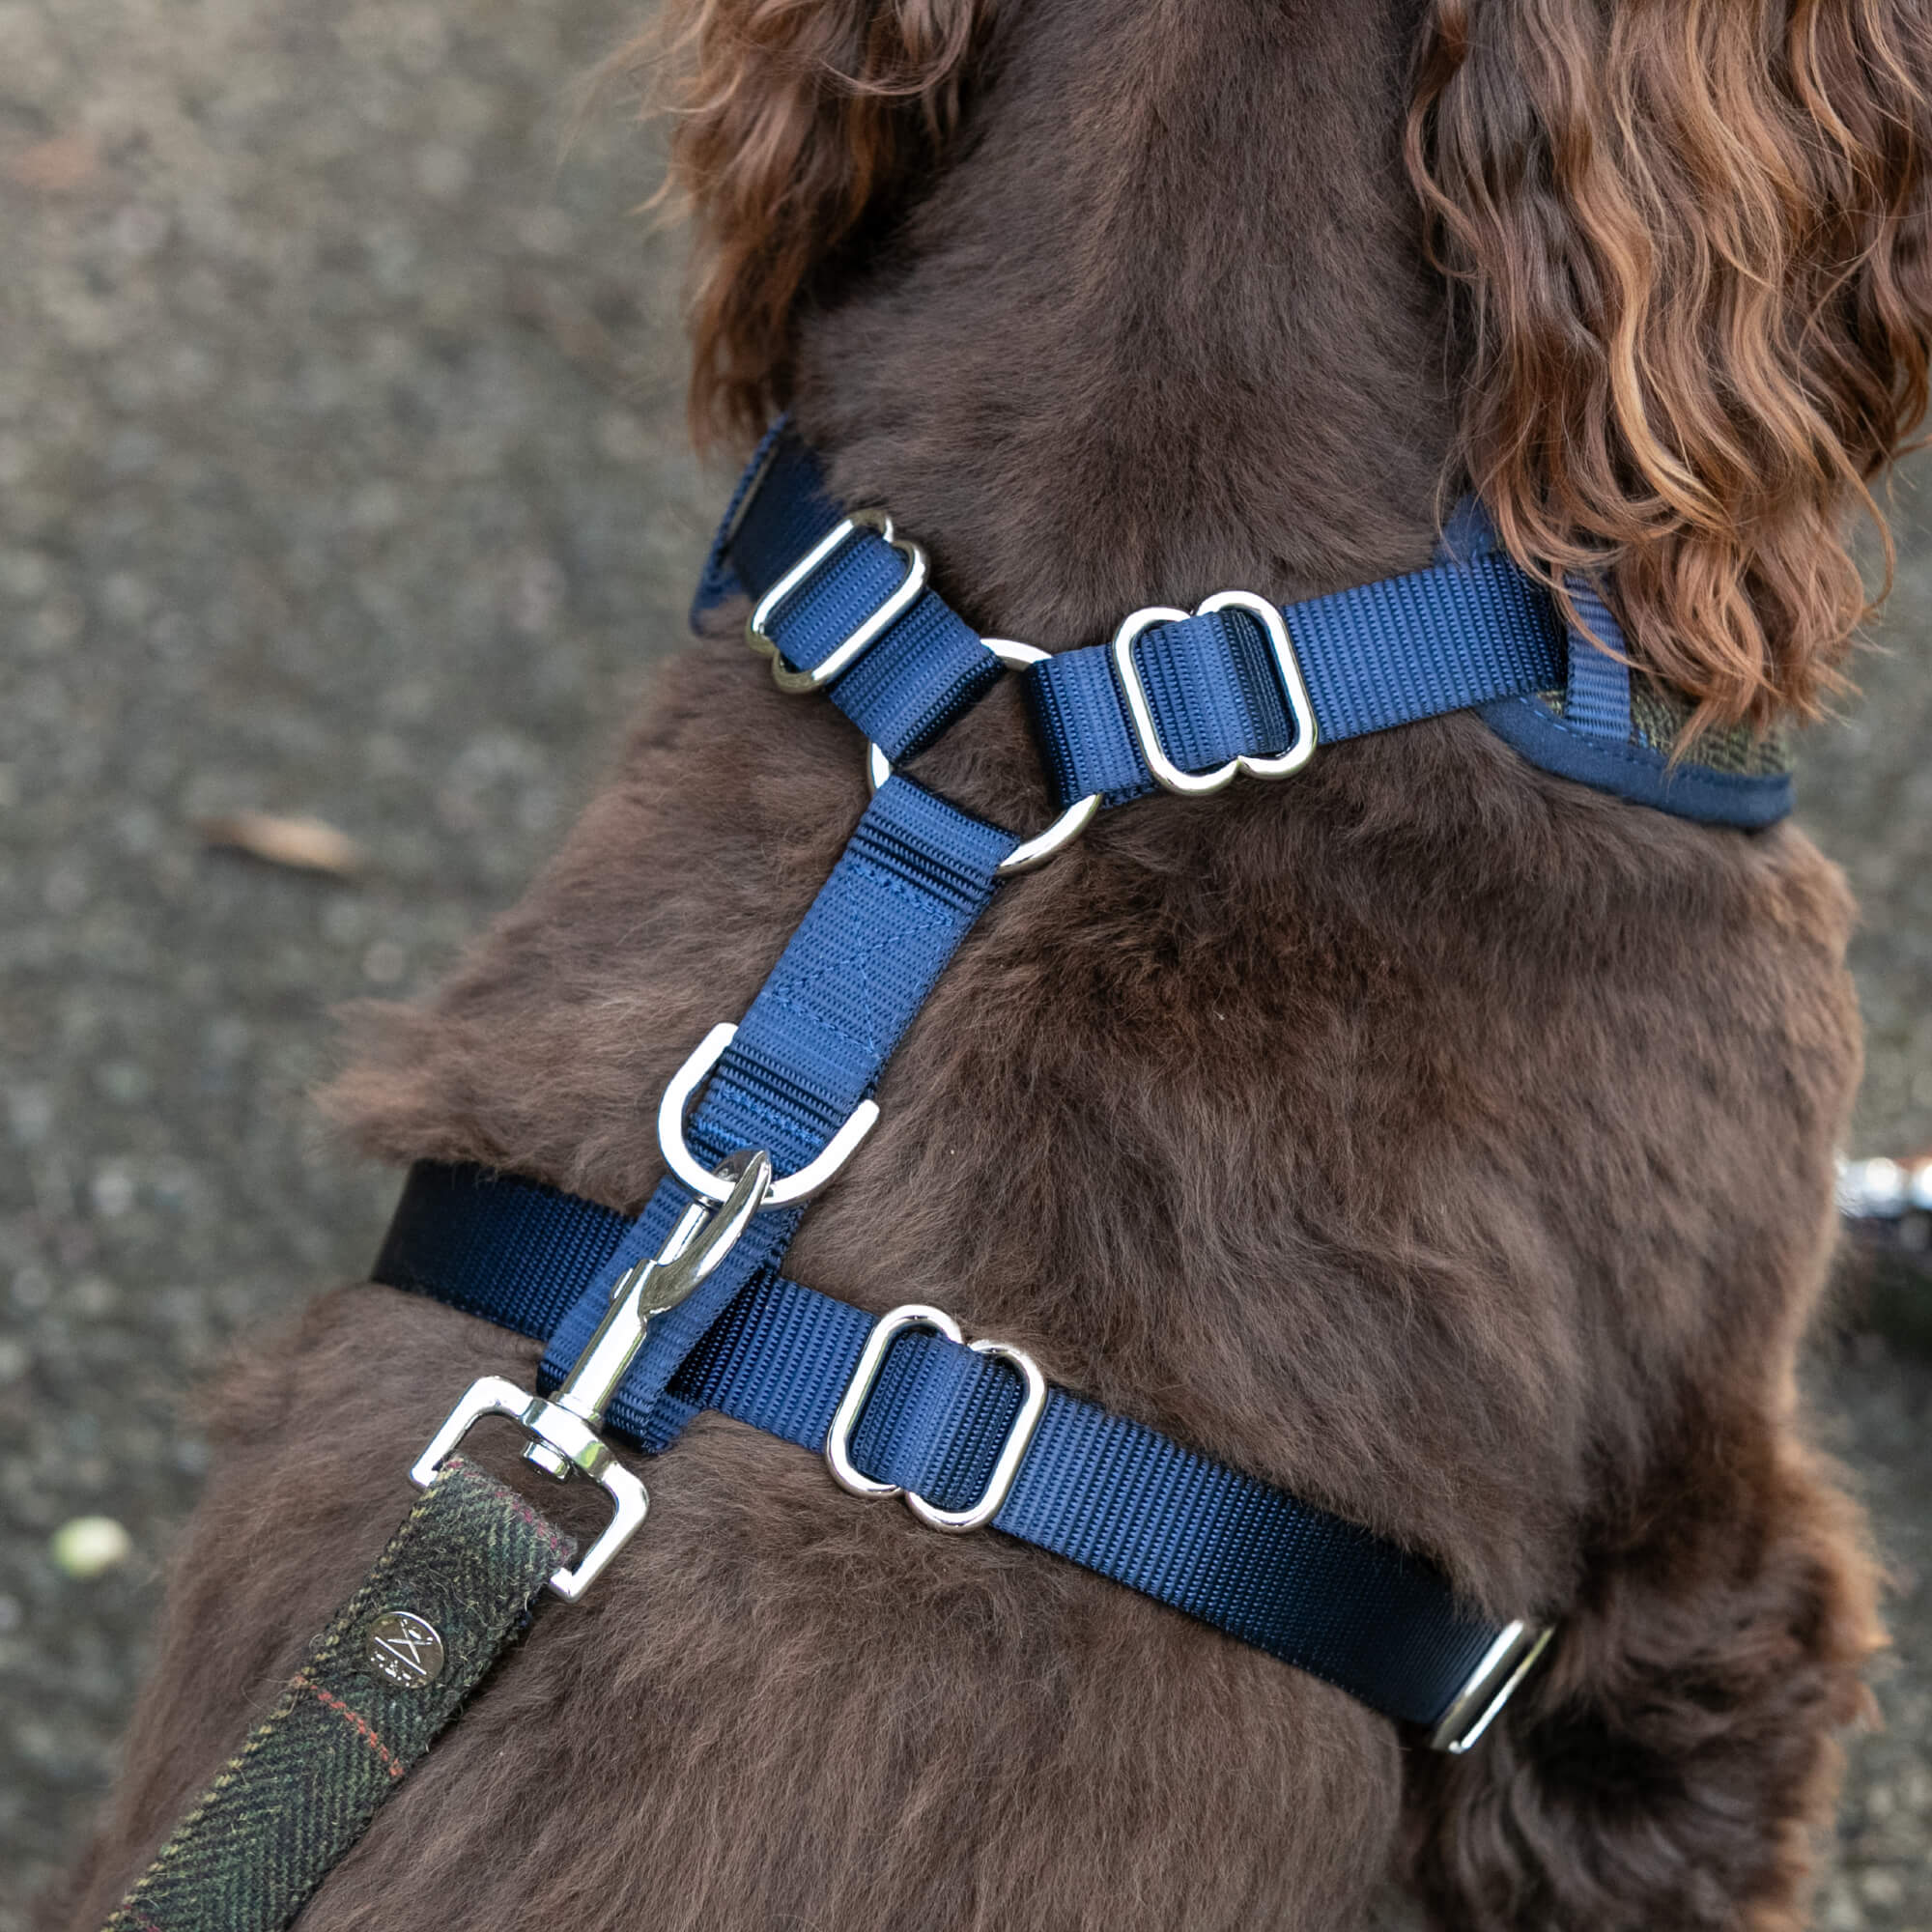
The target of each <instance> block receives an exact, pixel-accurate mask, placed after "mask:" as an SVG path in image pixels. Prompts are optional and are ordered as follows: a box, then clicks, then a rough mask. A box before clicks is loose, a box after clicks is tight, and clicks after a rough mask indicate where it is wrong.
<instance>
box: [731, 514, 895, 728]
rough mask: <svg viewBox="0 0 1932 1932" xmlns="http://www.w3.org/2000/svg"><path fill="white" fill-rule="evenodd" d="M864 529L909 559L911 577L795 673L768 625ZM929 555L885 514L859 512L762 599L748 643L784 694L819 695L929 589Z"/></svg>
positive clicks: (821, 540) (749, 622)
mask: <svg viewBox="0 0 1932 1932" xmlns="http://www.w3.org/2000/svg"><path fill="white" fill-rule="evenodd" d="M861 530H873V531H876V532H877V533H878V535H879V536H880V537H882V538H883V539H884V540H885V541H886V542H887V543H889V544H891V545H892V547H893V548H894V549H895V551H897V552H898V554H900V555H901V556H902V557H904V558H905V564H906V574H905V576H904V577H902V578H901V579H900V580H899V582H898V586H897V588H896V589H895V590H894V592H893V593H892V595H891V596H890V597H888V598H887V599H886V601H885V602H884V603H883V604H881V605H880V606H879V608H878V609H877V610H876V611H873V612H872V614H871V615H870V616H869V617H867V619H866V620H865V622H864V623H862V624H861V625H860V626H859V627H858V629H857V630H855V631H853V632H852V633H851V634H850V635H849V636H848V637H846V638H845V639H844V640H843V641H842V642H840V643H839V644H838V646H837V647H836V648H835V649H833V650H830V651H828V652H827V653H826V654H825V656H824V657H822V658H821V659H820V660H819V661H818V663H816V664H815V665H813V666H812V668H810V670H793V669H792V668H791V667H790V666H789V665H788V664H786V663H785V661H784V658H783V655H782V654H781V652H780V650H779V645H778V639H776V638H774V637H773V636H772V635H771V631H770V629H769V626H770V624H771V622H772V619H773V618H774V617H776V616H777V615H778V613H779V611H781V609H782V608H783V606H784V605H785V603H786V602H787V601H788V600H789V599H790V598H792V597H793V596H795V595H796V594H797V593H798V592H799V591H800V590H802V589H803V588H804V587H805V586H806V584H808V583H809V582H810V581H811V579H812V578H813V577H814V576H816V575H817V573H818V571H819V570H820V569H821V568H822V567H823V566H824V565H825V564H826V563H828V562H829V561H830V560H831V559H832V558H833V557H834V556H836V555H837V554H838V552H839V551H840V550H842V549H843V548H844V547H845V545H846V544H848V543H849V542H850V541H851V540H852V539H853V538H854V537H855V536H857V535H858V534H859V533H860V531H861ZM925 573H926V558H925V553H924V551H923V550H922V549H921V548H920V547H919V545H918V544H916V543H914V542H912V541H911V540H910V539H909V538H906V537H901V536H897V535H895V534H894V530H893V520H892V519H891V518H890V517H889V516H887V515H886V514H885V513H884V512H883V511H881V510H854V511H853V512H852V514H851V515H850V516H849V517H847V518H845V519H844V521H843V522H842V523H839V524H837V525H835V526H833V527H832V529H830V530H829V531H827V532H826V534H825V535H824V536H822V537H821V538H819V540H818V541H817V542H816V543H815V544H813V545H812V547H811V548H810V550H809V551H807V552H806V554H804V555H803V556H802V557H800V558H799V560H798V561H797V562H796V563H795V564H793V565H792V567H791V568H790V569H789V570H788V571H786V572H785V574H784V575H783V576H782V577H781V578H780V579H779V581H778V582H776V583H774V584H773V585H772V587H771V588H770V589H769V590H767V591H766V592H765V594H764V595H763V596H762V597H760V598H759V599H758V601H757V604H756V606H755V607H754V608H753V611H752V614H751V616H750V617H749V618H748V619H747V620H746V623H745V641H746V642H747V643H748V644H750V645H751V647H752V648H753V650H754V651H759V652H762V653H763V654H764V655H765V656H766V657H768V658H770V659H771V661H772V681H773V682H774V683H775V684H776V685H777V686H778V688H779V689H780V690H781V691H783V692H790V693H794V694H795V693H798V692H802V691H818V690H822V689H823V688H824V687H825V686H826V685H828V684H830V683H831V682H832V681H833V679H834V678H836V677H838V675H839V674H840V673H841V672H843V671H846V670H848V669H850V668H851V667H852V666H853V665H854V664H856V663H857V662H858V660H859V658H860V657H861V656H862V655H863V654H864V653H865V652H866V651H867V649H868V648H869V647H870V646H871V645H872V644H873V643H875V642H876V641H877V640H878V639H880V638H881V637H883V636H884V635H885V633H886V632H887V631H888V630H890V629H891V628H892V626H893V625H894V624H895V623H896V622H897V621H898V619H899V618H900V617H902V616H903V615H904V614H905V613H906V611H909V610H911V609H912V607H913V605H914V604H915V603H917V602H918V600H919V594H920V592H921V591H922V590H923V589H924V588H925Z"/></svg>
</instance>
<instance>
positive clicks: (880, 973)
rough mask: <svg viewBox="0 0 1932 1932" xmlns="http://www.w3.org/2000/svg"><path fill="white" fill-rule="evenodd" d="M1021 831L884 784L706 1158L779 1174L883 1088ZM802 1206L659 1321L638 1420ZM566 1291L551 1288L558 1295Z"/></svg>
mask: <svg viewBox="0 0 1932 1932" xmlns="http://www.w3.org/2000/svg"><path fill="white" fill-rule="evenodd" d="M1015 842H1016V841H1015V840H1014V838H1013V837H1012V835H1011V834H1010V833H1006V832H1001V831H998V830H996V829H995V828H994V827H992V826H990V825H987V824H985V823H984V822H983V821H981V820H980V819H977V818H974V817H971V816H970V815H969V814H968V813H966V812H963V811H959V810H955V809H954V808H953V807H952V806H950V805H947V804H946V803H944V801H942V800H940V799H937V798H934V797H933V795H932V794H931V793H930V792H928V791H924V790H923V789H922V788H921V787H920V786H919V785H916V784H914V783H913V782H912V781H911V780H909V779H903V778H897V777H895V778H893V779H890V780H888V781H887V782H886V783H885V784H884V785H882V786H881V787H880V788H879V790H878V792H877V793H876V794H875V795H874V796H873V799H872V802H871V803H870V805H868V806H867V809H866V813H865V816H864V817H863V818H861V819H860V821H859V825H858V829H857V830H856V831H855V832H854V833H853V835H852V838H851V841H850V842H849V843H848V844H847V846H846V847H845V850H844V852H843V854H842V855H841V856H840V858H839V860H838V865H837V866H836V867H834V868H833V872H832V876H831V877H830V878H829V879H828V880H827V881H826V883H825V886H824V888H823V889H822V890H821V891H820V893H819V895H818V896H817V898H816V899H814V900H813V901H812V904H811V907H810V911H809V912H807V914H806V916H805V919H804V922H803V923H801V924H800V926H799V928H798V930H797V931H796V932H795V933H794V934H793V935H792V937H791V940H790V942H789V943H788V944H787V945H786V947H785V949H784V952H782V954H781V956H780V958H779V962H778V964H777V965H776V966H775V967H774V968H773V969H772V973H771V977H770V978H769V979H768V980H766V981H765V983H764V985H763V987H762V988H761V989H760V991H759V993H758V996H757V998H756V999H755V1000H753V1003H752V1006H751V1009H750V1010H749V1011H748V1012H747V1013H746V1015H745V1018H744V1020H743V1022H742V1024H741V1025H740V1026H739V1029H738V1037H737V1038H736V1039H735V1040H733V1041H732V1043H731V1045H730V1047H729V1049H728V1050H727V1051H726V1053H725V1058H724V1060H723V1062H722V1063H721V1064H720V1065H719V1067H718V1070H717V1072H716V1073H715V1074H714V1075H713V1076H712V1079H711V1082H710V1084H709V1087H708V1088H707V1090H706V1092H705V1094H704V1098H703V1100H702V1101H701V1103H700V1104H699V1106H698V1108H697V1111H696V1114H695V1115H694V1117H693V1119H692V1121H691V1123H690V1127H689V1131H688V1134H687V1139H688V1141H689V1143H690V1146H691V1148H692V1150H693V1151H694V1152H695V1153H696V1155H697V1157H698V1158H699V1160H701V1161H702V1162H704V1163H705V1165H706V1166H713V1165H715V1164H716V1163H717V1162H719V1161H721V1160H723V1159H724V1158H725V1155H727V1154H730V1153H734V1152H736V1151H738V1150H739V1149H741V1148H748V1147H751V1148H763V1149H764V1150H765V1151H767V1152H769V1153H770V1154H771V1156H772V1159H773V1162H774V1164H775V1165H776V1167H777V1168H778V1170H779V1172H780V1173H781V1174H783V1173H788V1172H791V1171H793V1170H795V1169H797V1168H799V1167H802V1166H804V1165H805V1164H806V1163H807V1162H808V1161H810V1159H811V1158H812V1157H813V1156H814V1155H816V1154H817V1153H818V1152H819V1151H820V1150H821V1149H822V1148H823V1147H824V1145H825V1143H826V1142H827V1141H828V1140H829V1139H830V1138H831V1137H832V1135H833V1134H834V1133H835V1132H836V1131H837V1130H838V1128H839V1127H840V1126H841V1125H842V1124H843V1123H844V1122H845V1119H846V1117H847V1116H848V1115H849V1114H850V1113H851V1112H852V1109H853V1108H854V1107H855V1106H857V1105H858V1103H859V1102H860V1101H861V1100H863V1099H865V1098H867V1096H868V1095H869V1094H871V1092H872V1089H873V1088H874V1087H875V1086H876V1085H877V1084H878V1079H879V1075H880V1073H881V1072H882V1071H883V1070H884V1068H885V1065H886V1062H887V1061H888V1060H889V1059H890V1058H891V1057H892V1053H893V1050H894V1048H895V1047H896V1046H897V1044H898V1041H899V1037H900V1036H901V1035H902V1034H903V1033H904V1032H905V1029H906V1028H907V1027H908V1026H909V1025H910V1024H911V1023H912V1020H913V1017H914V1015H915V1014H917V1013H918V1011H919V1009H920V1008H921V1007H922V1006H923V1004H924V1002H925V998H926V995H927V994H928V993H929V992H930V991H931V990H932V988H933V985H934V984H935V982H936V981H937V980H938V979H939V976H940V974H941V973H942V972H944V971H945V969H946V964H947V961H948V960H950V959H951V958H952V953H953V950H954V949H955V948H956V947H957V946H958V944H959V942H960V941H961V940H962V939H963V938H964V937H965V936H966V934H967V932H968V931H969V930H970V929H971V927H972V925H973V923H974V921H975V920H977V919H978V918H979V916H980V913H981V912H982V911H983V910H984V909H985V907H986V905H987V903H988V902H989V901H990V900H991V898H992V895H993V883H994V875H995V873H996V871H997V869H998V867H999V865H1000V862H1001V861H1002V860H1003V859H1004V858H1006V856H1007V855H1008V854H1009V852H1010V851H1011V850H1012V849H1013V845H1014V843H1015ZM690 1201H691V1196H690V1194H689V1193H688V1192H687V1191H686V1189H685V1188H684V1186H683V1185H682V1184H681V1183H680V1182H678V1181H676V1180H674V1179H667V1180H665V1181H664V1182H662V1183H661V1184H660V1185H659V1187H658V1189H657V1192H656V1193H655V1194H654V1195H653V1196H652V1197H651V1200H650V1202H649V1204H648V1206H647V1207H646V1208H645V1209H644V1211H643V1213H642V1214H640V1215H639V1217H638V1218H637V1220H636V1221H634V1222H632V1223H630V1224H629V1225H627V1226H626V1227H625V1228H624V1229H623V1230H622V1232H621V1233H620V1235H619V1236H618V1239H617V1242H616V1245H615V1246H614V1247H613V1248H612V1250H611V1253H610V1254H609V1255H607V1256H606V1257H605V1261H604V1264H603V1265H602V1266H601V1267H600V1268H599V1269H598V1270H597V1271H596V1272H595V1273H594V1274H592V1275H590V1276H588V1277H587V1278H580V1280H579V1282H578V1288H579V1290H580V1292H579V1293H578V1294H577V1296H576V1297H575V1300H574V1302H573V1304H572V1306H571V1307H570V1309H569V1311H568V1312H567V1313H566V1314H565V1315H564V1316H563V1317H562V1319H561V1321H559V1322H558V1323H557V1325H556V1326H555V1327H554V1330H552V1331H551V1333H550V1348H549V1350H548V1351H547V1352H546V1354H545V1356H544V1361H543V1368H542V1371H541V1379H540V1384H539V1385H540V1386H541V1387H543V1388H551V1387H554V1385H555V1384H556V1383H557V1382H558V1381H560V1380H561V1379H562V1378H563V1377H564V1376H565V1375H566V1374H568V1373H569V1370H570V1366H571V1364H572V1363H573V1362H574V1361H575V1360H576V1359H577V1356H578V1354H579V1353H580V1351H581V1350H582V1348H583V1345H584V1344H585V1343H586V1342H587V1341H588V1340H589V1338H590V1333H591V1331H592V1329H594V1328H595V1327H596V1325H597V1323H598V1321H600V1320H601V1319H602V1317H603V1314H604V1310H605V1307H606V1305H607V1304H608V1302H609V1300H610V1292H611V1285H612V1284H613V1283H614V1282H615V1281H616V1280H617V1278H618V1276H619V1275H621V1274H622V1273H623V1272H624V1271H625V1270H626V1269H627V1268H629V1267H631V1266H632V1265H633V1264H635V1263H637V1262H639V1261H642V1260H644V1259H645V1258H646V1257H648V1256H651V1255H655V1254H656V1253H658V1252H659V1250H660V1249H662V1247H663V1246H664V1244H665V1242H666V1241H667V1240H668V1238H669V1236H670V1233H671V1230H672V1228H673V1227H674V1226H675V1225H676V1223H677V1220H678V1217H679V1216H680V1215H681V1214H682V1213H683V1212H684V1210H685V1208H687V1207H688V1206H689V1205H690ZM801 1211H802V1210H801V1209H799V1208H781V1209H773V1210H769V1211H767V1212H765V1213H761V1214H760V1215H758V1216H757V1218H756V1219H755V1220H754V1221H753V1224H752V1226H751V1228H750V1229H749V1230H748V1231H747V1233H746V1235H745V1236H744V1238H743V1239H741V1240H740V1241H739V1242H738V1244H737V1246H736V1247H735V1248H733V1249H732V1251H731V1253H730V1254H729V1256H727V1257H726V1259H725V1261H724V1262H723V1263H722V1264H720V1266H719V1268H718V1270H717V1272H716V1273H715V1274H713V1275H712V1276H711V1278H710V1279H709V1280H708V1281H706V1282H705V1284H704V1285H703V1287H701V1288H700V1289H698V1291H697V1292H696V1293H695V1294H693V1295H692V1296H691V1298H690V1299H689V1300H687V1301H685V1302H683V1303H681V1304H680V1305H679V1306H678V1307H676V1308H674V1309H672V1310H671V1311H670V1312H669V1313H668V1314H667V1315H664V1316H661V1317H659V1318H658V1319H657V1320H656V1321H652V1323H651V1325H650V1336H649V1339H648V1340H647V1341H646V1342H645V1344H644V1347H643V1350H642V1351H641V1353H639V1356H638V1359H637V1361H636V1362H634V1363H633V1364H632V1366H631V1370H630V1373H629V1375H628V1376H627V1377H626V1378H625V1379H624V1382H623V1385H622V1387H621V1388H620V1390H619V1391H618V1394H617V1395H616V1397H615V1398H614V1399H613V1401H612V1402H611V1406H610V1414H611V1416H612V1418H613V1419H614V1420H615V1421H616V1422H617V1424H618V1426H619V1427H621V1428H625V1429H631V1430H633V1431H635V1430H636V1429H638V1428H639V1427H640V1426H641V1423H642V1420H643V1418H644V1417H645V1416H646V1415H648V1414H649V1412H650V1410H651V1409H652V1407H654V1406H655V1405H656V1403H657V1399H658V1397H659V1396H660V1395H661V1394H662V1393H663V1391H664V1387H665V1384H666V1383H667V1382H668V1380H669V1379H670V1377H671V1375H672V1373H673V1372H674V1371H675V1370H676V1367H677V1365H678V1363H679V1362H680V1361H682V1360H683V1358H684V1356H685V1354H686V1352H687V1351H688V1350H690V1349H691V1348H692V1347H694V1346H695V1345H696V1342H697V1340H698V1338H699V1337H700V1336H701V1335H702V1334H703V1333H704V1331H705V1329H706V1328H708V1327H709V1326H710V1325H711V1323H712V1321H715V1320H716V1319H717V1316H718V1314H719V1312H720V1310H722V1309H723V1308H724V1307H725V1304H726V1303H727V1302H728V1301H729V1300H730V1299H731V1297H732V1296H733V1295H734V1294H736V1293H737V1292H738V1291H739V1289H741V1288H742V1287H743V1286H744V1285H745V1284H746V1282H748V1281H750V1280H751V1279H753V1276H754V1275H756V1274H757V1273H758V1272H759V1271H760V1270H762V1269H764V1268H767V1267H772V1266H776V1265H777V1263H778V1260H779V1257H780V1256H781V1255H782V1254H783V1252H784V1250H785V1246H786V1244H787V1243H788V1242H789V1241H790V1239H791V1236H792V1233H793V1231H794V1230H795V1229H796V1227H797V1225H798V1218H799V1214H800V1212H801ZM553 1292H554V1291H553Z"/></svg>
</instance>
